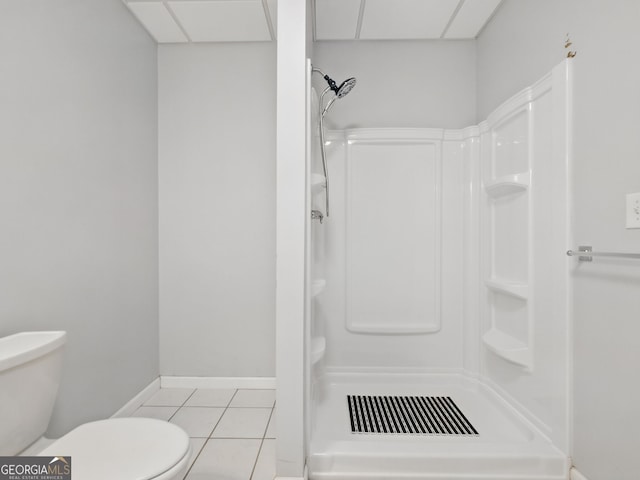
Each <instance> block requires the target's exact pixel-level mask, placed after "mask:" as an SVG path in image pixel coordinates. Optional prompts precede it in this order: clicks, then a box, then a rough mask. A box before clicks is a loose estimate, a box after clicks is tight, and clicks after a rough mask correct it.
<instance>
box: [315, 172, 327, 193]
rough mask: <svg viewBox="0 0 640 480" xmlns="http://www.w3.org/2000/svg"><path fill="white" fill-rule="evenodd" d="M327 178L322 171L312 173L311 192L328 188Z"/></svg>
mask: <svg viewBox="0 0 640 480" xmlns="http://www.w3.org/2000/svg"><path fill="white" fill-rule="evenodd" d="M326 185H327V183H326V179H325V177H324V175H322V174H320V173H312V174H311V193H320V192H322V191H323V190H324V189H325V188H326Z"/></svg>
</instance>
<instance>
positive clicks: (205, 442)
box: [178, 437, 209, 480]
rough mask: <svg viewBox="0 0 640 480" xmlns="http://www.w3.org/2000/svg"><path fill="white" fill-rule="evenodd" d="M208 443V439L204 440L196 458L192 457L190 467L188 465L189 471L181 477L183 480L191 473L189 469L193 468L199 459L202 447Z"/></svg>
mask: <svg viewBox="0 0 640 480" xmlns="http://www.w3.org/2000/svg"><path fill="white" fill-rule="evenodd" d="M193 438H200V437H193ZM208 441H209V439H208V438H207V439H205V441H204V443H203V444H202V447H200V450H198V453H197V454H196V456H195V457H193V462H191V465H189V469H188V470H187V471H186V473H185V474H184V477H182V478H183V479H186V478H187V476H188V475H189V473H191V469H192V468H193V466H194V465H195V464H196V462H197V461H198V458H200V454H201V453H202V450H204V446H205V445H206V444H207V442H208ZM189 443H191V437H189ZM178 480H180V479H178Z"/></svg>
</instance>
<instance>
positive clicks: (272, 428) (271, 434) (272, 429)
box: [264, 408, 276, 438]
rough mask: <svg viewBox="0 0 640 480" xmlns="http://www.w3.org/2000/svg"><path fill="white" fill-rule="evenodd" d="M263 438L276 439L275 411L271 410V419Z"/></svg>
mask: <svg viewBox="0 0 640 480" xmlns="http://www.w3.org/2000/svg"><path fill="white" fill-rule="evenodd" d="M264 438H276V410H275V408H274V409H273V413H272V414H271V419H270V420H269V426H268V427H267V433H265V434H264Z"/></svg>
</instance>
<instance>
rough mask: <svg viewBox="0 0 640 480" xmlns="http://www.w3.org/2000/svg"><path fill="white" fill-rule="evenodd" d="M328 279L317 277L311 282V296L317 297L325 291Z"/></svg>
mask: <svg viewBox="0 0 640 480" xmlns="http://www.w3.org/2000/svg"><path fill="white" fill-rule="evenodd" d="M326 286H327V281H326V280H325V279H324V278H317V279H315V280H313V281H312V282H311V297H317V296H318V295H320V294H321V293H322V292H323V291H324V287H326Z"/></svg>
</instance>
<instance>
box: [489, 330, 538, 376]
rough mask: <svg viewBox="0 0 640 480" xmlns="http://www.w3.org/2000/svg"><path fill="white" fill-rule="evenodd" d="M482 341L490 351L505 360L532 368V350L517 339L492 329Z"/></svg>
mask: <svg viewBox="0 0 640 480" xmlns="http://www.w3.org/2000/svg"><path fill="white" fill-rule="evenodd" d="M482 341H483V342H484V344H485V345H486V346H487V348H488V349H489V350H491V351H492V352H493V353H495V354H496V355H498V356H500V357H502V358H504V359H505V360H508V361H509V362H511V363H515V364H517V365H521V366H523V367H527V368H529V369H530V368H531V364H532V362H531V349H530V348H529V346H528V345H527V344H525V343H524V342H522V341H520V340H518V339H517V338H514V337H512V336H511V335H508V334H506V333H504V332H501V331H500V330H497V329H495V328H492V329H491V330H489V331H488V332H487V333H485V334H484V335H483V336H482Z"/></svg>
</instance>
